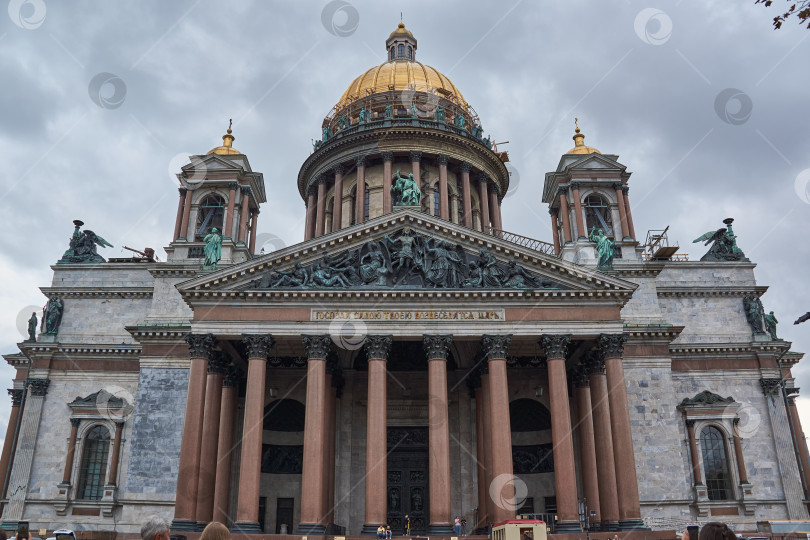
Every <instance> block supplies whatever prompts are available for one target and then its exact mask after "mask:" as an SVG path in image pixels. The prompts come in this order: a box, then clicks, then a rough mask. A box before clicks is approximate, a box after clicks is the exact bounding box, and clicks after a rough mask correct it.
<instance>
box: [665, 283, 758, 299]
mask: <svg viewBox="0 0 810 540" xmlns="http://www.w3.org/2000/svg"><path fill="white" fill-rule="evenodd" d="M767 290H768V287H767V286H763V285H754V286H748V287H727V286H707V287H701V286H694V287H656V293H657V294H658V296H663V297H675V296H677V297H683V296H730V297H740V298H742V297H744V296H749V295H751V294H755V295H757V296H762V295H763V294H765V291H767Z"/></svg>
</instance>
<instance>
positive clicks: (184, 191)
mask: <svg viewBox="0 0 810 540" xmlns="http://www.w3.org/2000/svg"><path fill="white" fill-rule="evenodd" d="M177 191H179V192H180V195H185V194H186V193H187V192H188V189H187V188H184V187H181V188H177Z"/></svg>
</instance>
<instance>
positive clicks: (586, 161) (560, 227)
mask: <svg viewBox="0 0 810 540" xmlns="http://www.w3.org/2000/svg"><path fill="white" fill-rule="evenodd" d="M575 127H576V129H575V130H574V136H573V139H574V147H573V148H571V149H570V150H569V151H568V152H566V153H565V154H563V155H562V158H561V159H560V163H559V164H558V165H557V170H555V171H553V172H548V173H546V179H545V184H544V186H543V202H544V203H547V204H548V211H549V214H550V215H551V233H552V238H553V241H554V251H555V253H557V254H561V256H562V258H563V259H565V260H570V261H572V262H576V263H580V264H590V263H593V262H594V261H595V255H594V249H593V246H594V243H593V242H591V241H590V236H591V232H592V231H594V230H595V231H598V230H599V229H601V230H602V231H603V232H604V233H605V234H606V235H607V236H608V237H610V238H611V239H612V240H613V241H614V242H615V246H616V248H621V249H620V250H619V249H617V253H616V259H624V260H640V259H641V252H642V249H641V248H640V247H639V244H638V242H637V240H636V232H635V227H634V226H633V214H632V213H631V212H630V201H629V199H628V197H627V195H628V192H629V190H630V188H629V186H628V180H629V178H630V174H631V173H629V172H627V167H626V166H625V165H622V164H621V163H619V161H618V159H619V156H618V155H613V154H603V153H601V152H600V151H599V150H597V149H596V148H593V147H592V146H587V145H586V144H585V135H584V134H583V133H582V132H581V131H580V129H579V121H578V119H575ZM619 251H621V255H619V253H618V252H619Z"/></svg>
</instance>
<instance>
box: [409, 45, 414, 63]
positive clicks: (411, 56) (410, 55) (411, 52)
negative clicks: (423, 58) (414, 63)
mask: <svg viewBox="0 0 810 540" xmlns="http://www.w3.org/2000/svg"><path fill="white" fill-rule="evenodd" d="M408 60H413V47H411V46H410V45H409V46H408Z"/></svg>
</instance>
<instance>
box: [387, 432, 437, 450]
mask: <svg viewBox="0 0 810 540" xmlns="http://www.w3.org/2000/svg"><path fill="white" fill-rule="evenodd" d="M387 444H388V449H389V450H391V449H393V448H427V447H428V428H424V427H389V428H388V436H387Z"/></svg>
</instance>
